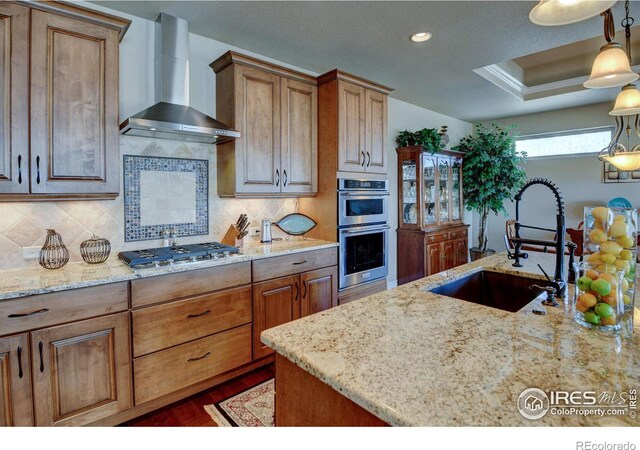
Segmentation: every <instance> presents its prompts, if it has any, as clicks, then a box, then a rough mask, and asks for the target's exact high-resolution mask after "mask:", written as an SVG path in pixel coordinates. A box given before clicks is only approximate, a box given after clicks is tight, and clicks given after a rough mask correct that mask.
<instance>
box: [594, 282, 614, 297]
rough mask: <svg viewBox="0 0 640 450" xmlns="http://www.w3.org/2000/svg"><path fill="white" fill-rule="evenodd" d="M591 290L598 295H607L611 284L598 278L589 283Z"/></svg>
mask: <svg viewBox="0 0 640 450" xmlns="http://www.w3.org/2000/svg"><path fill="white" fill-rule="evenodd" d="M591 290H592V291H594V292H595V293H597V294H599V295H609V293H610V292H611V283H609V282H608V281H607V280H604V279H602V278H598V279H597V280H596V281H593V282H592V283H591Z"/></svg>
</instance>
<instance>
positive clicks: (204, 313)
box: [187, 309, 211, 319]
mask: <svg viewBox="0 0 640 450" xmlns="http://www.w3.org/2000/svg"><path fill="white" fill-rule="evenodd" d="M210 312H211V310H210V309H207V310H206V311H205V312H201V313H200V314H189V315H188V316H187V319H193V318H195V317H202V316H206V315H207V314H209V313H210Z"/></svg>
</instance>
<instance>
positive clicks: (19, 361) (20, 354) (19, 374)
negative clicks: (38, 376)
mask: <svg viewBox="0 0 640 450" xmlns="http://www.w3.org/2000/svg"><path fill="white" fill-rule="evenodd" d="M18 378H22V347H20V346H19V345H18Z"/></svg>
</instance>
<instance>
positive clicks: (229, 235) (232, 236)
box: [221, 224, 244, 247]
mask: <svg viewBox="0 0 640 450" xmlns="http://www.w3.org/2000/svg"><path fill="white" fill-rule="evenodd" d="M239 235H240V230H239V229H238V227H236V226H235V225H233V224H232V225H229V229H228V230H227V232H226V233H225V235H224V237H223V238H222V241H221V242H222V243H223V244H225V245H230V246H232V247H242V244H243V242H244V239H238V236H239Z"/></svg>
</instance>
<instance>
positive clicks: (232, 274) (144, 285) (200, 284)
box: [131, 262, 251, 308]
mask: <svg viewBox="0 0 640 450" xmlns="http://www.w3.org/2000/svg"><path fill="white" fill-rule="evenodd" d="M249 283H251V263H250V262H243V263H238V264H228V265H226V266H220V267H211V268H208V269H199V270H191V271H188V272H181V273H174V274H170V275H161V276H158V277H151V278H143V279H141V280H133V281H132V282H131V306H132V307H133V308H137V307H139V306H146V305H152V304H154V303H160V302H164V301H167V300H175V299H178V298H184V297H191V296H193V295H198V294H204V293H207V292H211V291H218V290H220V289H227V288H232V287H236V286H241V285H243V284H249Z"/></svg>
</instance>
